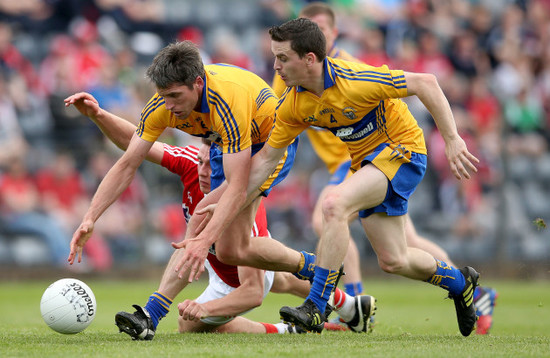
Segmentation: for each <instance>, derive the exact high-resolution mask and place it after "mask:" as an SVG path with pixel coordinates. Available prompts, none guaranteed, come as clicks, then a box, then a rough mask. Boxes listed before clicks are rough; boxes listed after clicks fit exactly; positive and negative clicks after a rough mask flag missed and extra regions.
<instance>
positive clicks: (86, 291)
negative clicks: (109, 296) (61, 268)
mask: <svg viewBox="0 0 550 358" xmlns="http://www.w3.org/2000/svg"><path fill="white" fill-rule="evenodd" d="M96 310H97V305H96V301H95V296H94V293H93V292H92V290H91V289H90V287H88V285H86V284H85V283H84V282H82V281H80V280H77V279H74V278H63V279H61V280H58V281H55V282H54V283H52V284H51V285H50V286H49V287H48V288H47V289H46V291H45V292H44V294H43V295H42V299H41V300H40V312H41V313H42V318H43V319H44V322H46V324H47V325H48V326H49V327H50V328H51V329H53V330H54V331H56V332H59V333H64V334H74V333H78V332H82V331H83V330H84V329H86V327H88V326H89V325H90V323H92V321H93V320H94V317H95V313H96Z"/></svg>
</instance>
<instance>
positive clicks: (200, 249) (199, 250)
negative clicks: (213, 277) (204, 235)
mask: <svg viewBox="0 0 550 358" xmlns="http://www.w3.org/2000/svg"><path fill="white" fill-rule="evenodd" d="M172 247H173V248H174V249H185V250H184V251H183V255H181V257H180V259H179V262H177V263H176V266H175V267H174V269H175V271H176V272H178V277H179V278H180V279H182V278H183V275H184V274H185V273H186V272H187V271H188V270H189V282H193V279H195V280H198V279H199V277H200V275H201V274H202V273H203V272H204V261H205V260H206V256H208V249H210V244H209V243H208V242H207V240H203V239H201V238H199V237H197V238H193V239H184V240H183V241H180V242H178V243H174V242H173V243H172Z"/></svg>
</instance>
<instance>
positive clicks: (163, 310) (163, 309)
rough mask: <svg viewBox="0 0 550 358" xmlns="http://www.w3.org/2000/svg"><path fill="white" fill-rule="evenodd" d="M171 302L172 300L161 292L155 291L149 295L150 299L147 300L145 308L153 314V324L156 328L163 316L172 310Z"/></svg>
mask: <svg viewBox="0 0 550 358" xmlns="http://www.w3.org/2000/svg"><path fill="white" fill-rule="evenodd" d="M171 304H172V300H171V299H169V298H168V297H166V296H164V295H162V294H160V293H159V292H155V293H153V294H152V295H151V296H149V301H147V304H146V305H145V309H146V310H147V312H149V314H150V315H151V320H152V321H153V326H155V329H156V328H157V326H158V324H159V321H160V320H161V319H162V317H164V316H166V315H167V314H168V311H170V305H171Z"/></svg>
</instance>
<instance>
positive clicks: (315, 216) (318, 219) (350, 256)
mask: <svg viewBox="0 0 550 358" xmlns="http://www.w3.org/2000/svg"><path fill="white" fill-rule="evenodd" d="M334 186H335V185H334V184H328V185H327V186H326V187H324V188H323V190H322V191H321V193H320V194H319V198H318V199H317V202H316V203H315V207H314V208H313V213H312V221H311V223H312V227H313V231H315V233H316V234H317V237H320V236H321V232H322V229H323V213H322V205H321V204H322V202H323V200H324V199H325V197H326V195H327V193H328V192H329V191H330V190H331V188H333V187H334ZM356 218H357V216H356V215H355V214H354V215H352V216H351V217H350V222H351V221H352V220H355V219H356ZM344 267H345V271H346V274H345V275H344V277H343V278H342V281H343V282H344V286H345V290H346V293H348V294H350V295H352V296H356V295H360V294H362V293H363V283H362V278H361V262H360V256H359V250H358V249H357V245H356V244H355V241H354V239H353V237H351V236H350V238H349V244H348V250H347V252H346V256H345V257H344Z"/></svg>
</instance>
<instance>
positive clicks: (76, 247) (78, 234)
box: [67, 221, 94, 265]
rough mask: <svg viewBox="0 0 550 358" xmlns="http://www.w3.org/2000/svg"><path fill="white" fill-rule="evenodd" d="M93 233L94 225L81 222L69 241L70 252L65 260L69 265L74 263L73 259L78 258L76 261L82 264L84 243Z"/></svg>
mask: <svg viewBox="0 0 550 358" xmlns="http://www.w3.org/2000/svg"><path fill="white" fill-rule="evenodd" d="M93 231H94V223H93V222H89V221H83V222H82V223H81V224H80V226H79V227H78V229H77V230H76V231H75V233H74V234H73V238H72V240H71V251H70V252H69V257H68V259H67V261H69V264H70V265H72V264H73V263H74V259H75V257H77V258H78V260H77V261H78V262H79V263H80V262H82V249H83V248H84V244H86V241H88V240H89V239H90V236H92V232H93Z"/></svg>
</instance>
